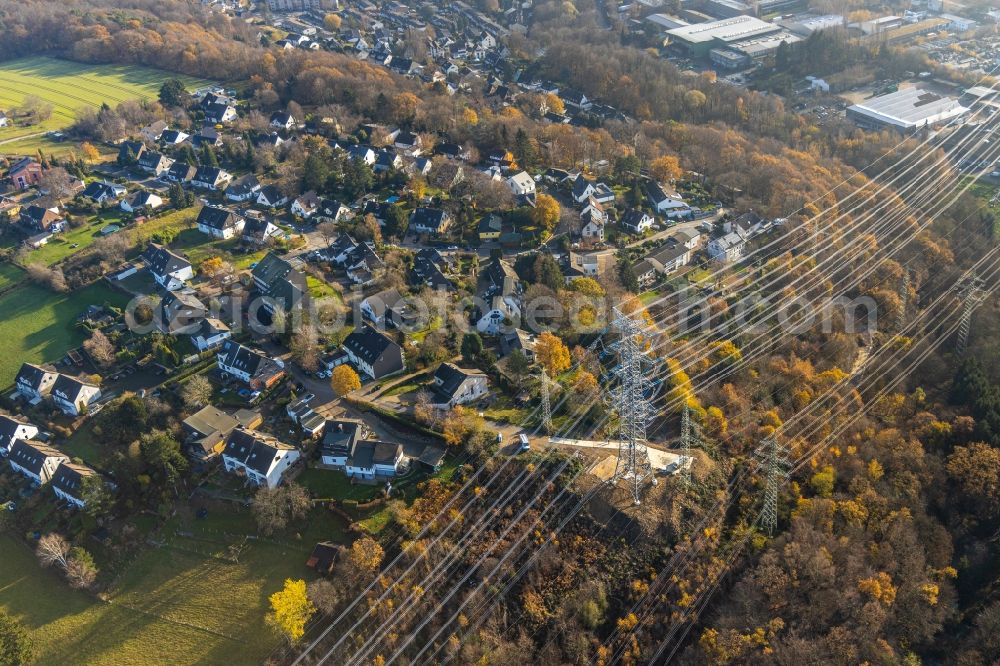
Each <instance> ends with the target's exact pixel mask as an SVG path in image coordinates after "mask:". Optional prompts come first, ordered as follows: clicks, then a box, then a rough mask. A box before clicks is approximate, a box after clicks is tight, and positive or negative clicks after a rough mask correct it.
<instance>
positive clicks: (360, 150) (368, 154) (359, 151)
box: [347, 146, 378, 166]
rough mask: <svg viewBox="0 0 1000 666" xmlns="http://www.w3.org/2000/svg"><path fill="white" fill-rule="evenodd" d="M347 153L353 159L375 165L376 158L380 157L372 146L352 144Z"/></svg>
mask: <svg viewBox="0 0 1000 666" xmlns="http://www.w3.org/2000/svg"><path fill="white" fill-rule="evenodd" d="M347 154H348V155H349V156H350V158H351V159H352V160H361V161H362V162H364V163H365V164H367V165H368V166H372V165H374V164H375V160H376V159H378V158H377V156H376V153H375V151H374V150H373V149H372V147H371V146H351V147H350V148H349V149H348V150H347Z"/></svg>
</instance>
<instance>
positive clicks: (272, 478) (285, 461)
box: [222, 428, 302, 488]
mask: <svg viewBox="0 0 1000 666" xmlns="http://www.w3.org/2000/svg"><path fill="white" fill-rule="evenodd" d="M300 457H302V454H301V453H299V450H298V449H296V448H295V447H294V446H290V445H288V444H285V443H284V442H279V441H278V440H277V439H276V438H274V437H271V436H270V435H265V434H263V433H259V432H254V431H252V430H246V429H244V428H237V429H236V430H233V431H232V432H231V433H229V436H228V437H227V438H226V445H225V448H223V450H222V465H223V467H224V468H225V470H226V471H227V472H230V473H234V474H237V475H242V476H245V477H246V479H247V481H248V482H250V483H252V484H254V485H256V486H263V487H267V488H276V487H277V486H278V484H280V483H281V477H282V476H283V475H284V474H285V472H287V471H288V468H289V467H291V466H292V464H294V463H295V461H297V460H298V459H299V458H300Z"/></svg>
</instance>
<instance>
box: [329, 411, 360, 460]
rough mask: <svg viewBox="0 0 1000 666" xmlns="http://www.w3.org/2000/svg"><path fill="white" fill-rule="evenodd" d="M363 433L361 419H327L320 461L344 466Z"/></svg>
mask: <svg viewBox="0 0 1000 666" xmlns="http://www.w3.org/2000/svg"><path fill="white" fill-rule="evenodd" d="M363 434H364V424H363V423H362V422H361V421H353V420H327V422H326V425H325V426H323V439H322V440H321V442H320V461H321V462H322V463H323V464H324V465H331V466H335V467H344V466H345V465H347V459H348V458H349V457H350V456H351V453H352V452H353V451H354V445H355V444H357V443H358V441H360V440H361V439H362V435H363Z"/></svg>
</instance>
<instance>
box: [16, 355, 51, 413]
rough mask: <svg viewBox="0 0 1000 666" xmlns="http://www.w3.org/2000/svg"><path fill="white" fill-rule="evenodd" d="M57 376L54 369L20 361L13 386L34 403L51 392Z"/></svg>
mask: <svg viewBox="0 0 1000 666" xmlns="http://www.w3.org/2000/svg"><path fill="white" fill-rule="evenodd" d="M58 377H59V373H58V372H56V371H55V370H54V369H50V368H45V367H42V366H40V365H35V364H33V363H22V364H21V369H20V370H18V372H17V377H15V379H14V387H15V389H16V390H17V392H18V393H19V394H21V395H22V396H24V398H25V399H26V400H27V401H28V402H30V403H32V404H34V403H37V402H39V401H40V400H42V399H43V398H45V397H46V396H47V395H49V394H50V393H51V392H52V385H53V384H55V383H56V379H57V378H58Z"/></svg>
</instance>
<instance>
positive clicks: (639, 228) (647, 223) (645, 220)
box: [618, 208, 655, 234]
mask: <svg viewBox="0 0 1000 666" xmlns="http://www.w3.org/2000/svg"><path fill="white" fill-rule="evenodd" d="M653 222H655V220H654V219H653V216H652V215H650V214H649V213H647V212H646V211H644V210H639V209H638V208H629V209H628V210H627V211H625V214H624V215H622V219H621V220H619V222H618V224H620V225H621V226H622V228H623V229H625V230H626V231H629V232H631V233H633V234H641V233H643V232H644V231H646V230H647V229H649V228H651V227H652V226H653Z"/></svg>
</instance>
